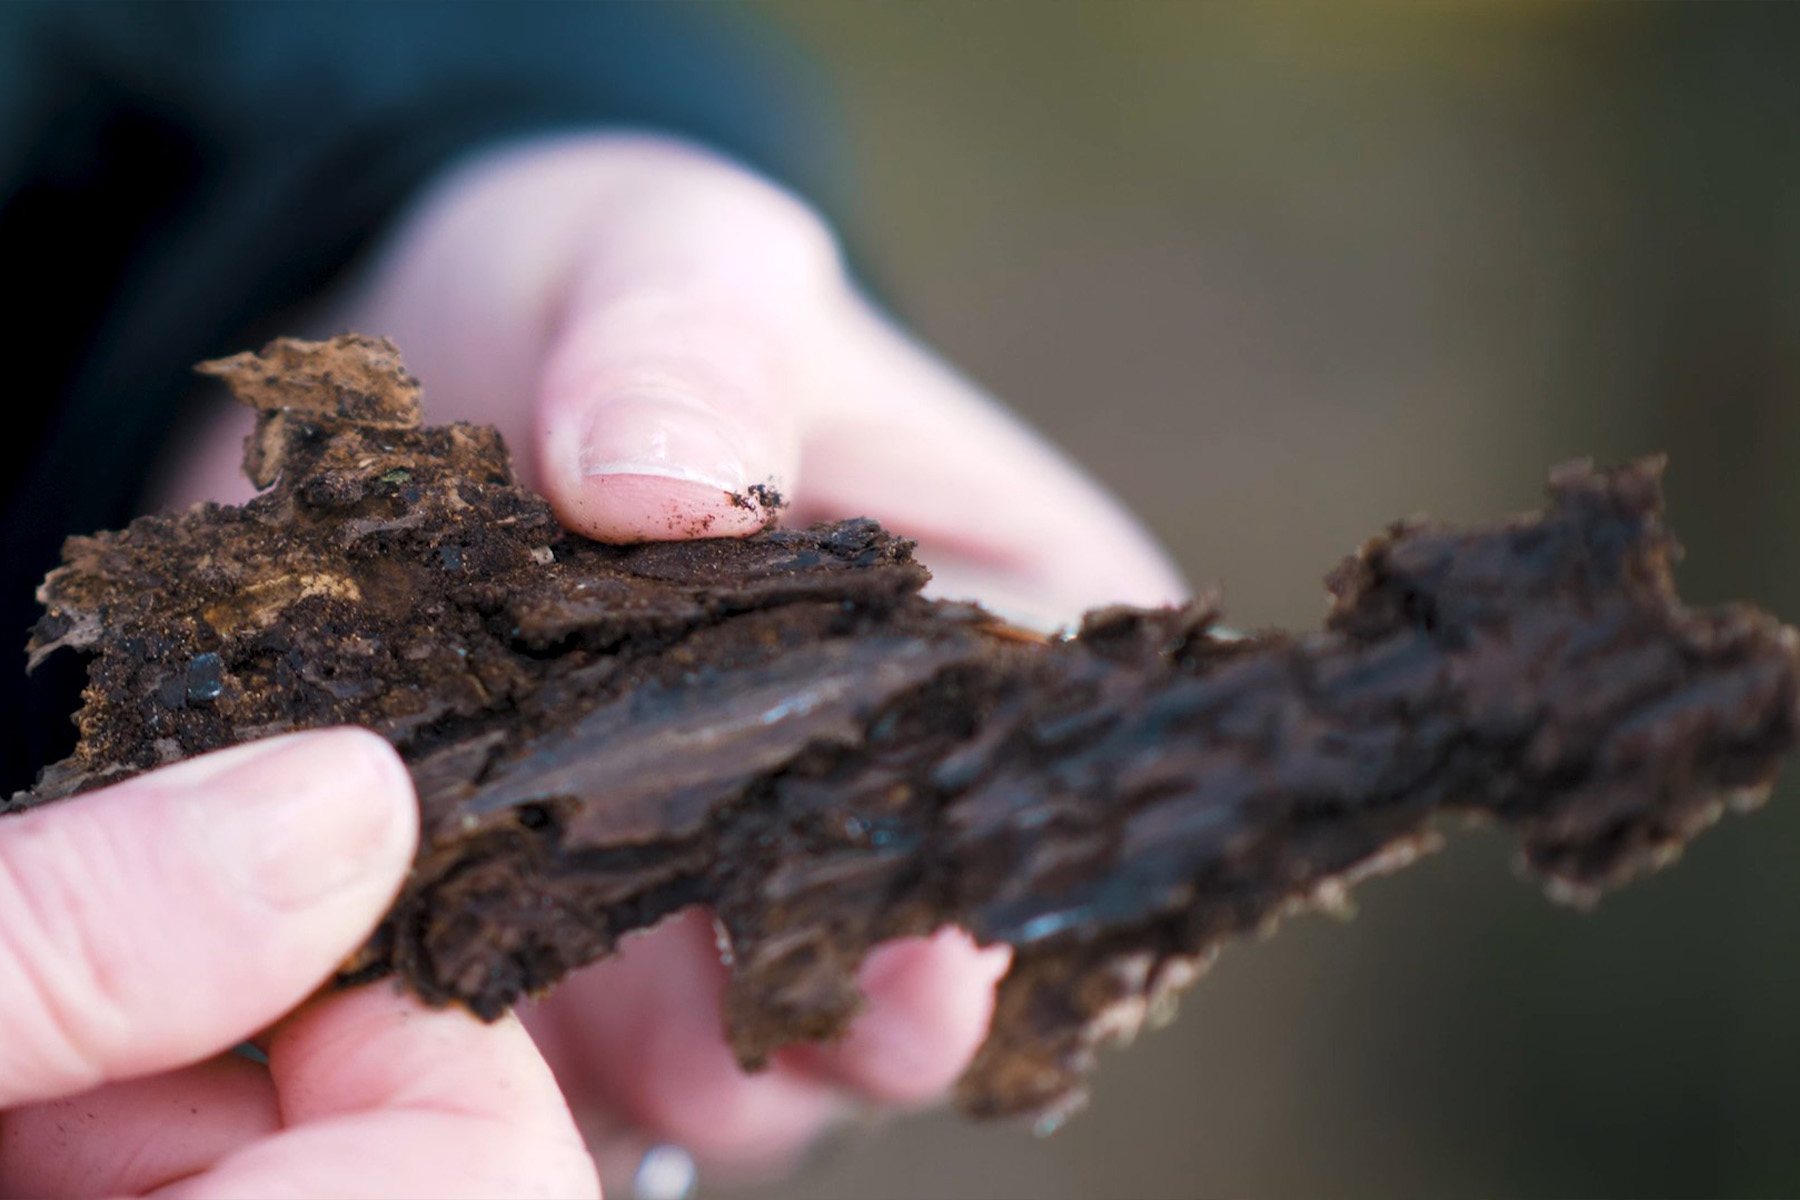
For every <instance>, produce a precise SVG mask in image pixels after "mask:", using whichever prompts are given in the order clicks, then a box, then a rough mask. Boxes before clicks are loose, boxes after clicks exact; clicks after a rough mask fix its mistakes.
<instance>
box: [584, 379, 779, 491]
mask: <svg viewBox="0 0 1800 1200" xmlns="http://www.w3.org/2000/svg"><path fill="white" fill-rule="evenodd" d="M581 473H582V474H583V475H588V476H592V475H655V476H659V477H661V478H665V479H681V480H685V481H687V482H689V483H699V484H705V485H706V486H708V487H714V488H718V489H719V490H720V491H723V492H742V491H743V490H744V489H745V488H746V487H748V486H749V484H750V477H749V474H748V472H747V471H746V469H745V465H744V447H743V438H742V437H741V435H737V434H736V432H735V431H734V430H733V429H732V428H731V427H730V425H729V424H728V423H727V421H726V420H725V419H724V418H723V417H721V416H720V415H719V413H718V411H717V410H716V409H714V408H713V407H711V406H710V405H707V404H704V403H702V402H700V401H698V400H690V399H688V398H687V397H683V396H669V395H660V396H628V397H623V398H620V399H617V400H610V401H607V402H606V403H603V404H602V405H600V407H599V409H598V411H597V412H596V413H595V416H594V423H593V424H592V425H591V426H590V427H589V429H588V435H587V438H586V439H585V440H584V442H583V443H582V448H581Z"/></svg>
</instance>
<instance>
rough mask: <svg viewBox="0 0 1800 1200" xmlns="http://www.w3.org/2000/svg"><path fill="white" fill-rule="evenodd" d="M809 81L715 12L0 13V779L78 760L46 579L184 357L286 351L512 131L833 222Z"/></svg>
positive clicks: (123, 491) (740, 25)
mask: <svg viewBox="0 0 1800 1200" xmlns="http://www.w3.org/2000/svg"><path fill="white" fill-rule="evenodd" d="M807 71H808V68H807V66H806V63H805V61H804V60H803V59H801V58H800V57H799V56H798V55H796V54H794V53H792V52H791V51H788V50H787V49H786V48H785V47H783V46H782V45H780V44H779V43H777V42H776V41H775V40H774V39H773V38H772V37H770V36H769V35H768V34H767V32H766V31H763V30H761V29H760V28H759V27H756V26H754V25H752V24H750V23H749V22H747V21H746V20H743V19H741V18H739V17H737V16H735V15H734V14H732V13H731V12H730V10H725V9H719V8H714V7H712V6H707V7H704V8H702V7H699V6H687V5H649V4H623V3H608V4H601V3H579V4H578V3H568V4H520V5H513V4H498V3H492V4H488V3H470V4H430V3H372V2H369V3H348V4H326V3H300V4H287V3H270V2H261V3H216V4H197V5H190V4H152V3H148V2H143V0H139V2H131V3H124V4H75V3H69V2H67V0H56V2H52V3H44V4H19V3H15V4H11V5H0V279H5V280H6V281H8V283H9V284H10V285H11V290H12V291H13V293H14V295H15V306H14V310H13V311H14V314H15V315H14V316H13V317H12V318H10V319H9V323H8V325H7V326H6V327H5V328H6V334H5V344H6V347H7V354H6V360H7V363H8V374H7V384H8V387H9V389H10V390H11V392H12V400H11V403H10V404H9V405H8V406H7V410H8V411H7V418H8V421H9V428H8V429H7V435H6V437H4V438H0V470H3V472H4V473H3V475H0V479H3V481H4V483H3V486H4V492H3V493H0V495H3V497H4V499H3V501H0V503H3V504H4V508H3V510H0V718H3V719H4V720H5V722H6V724H5V733H4V735H0V745H3V759H0V761H3V764H4V765H3V766H0V770H4V771H5V779H4V780H0V783H3V784H4V786H6V788H7V790H8V791H9V792H10V791H11V790H14V789H17V788H19V787H22V786H25V785H27V784H28V783H29V782H30V780H31V778H32V777H33V776H34V775H35V772H36V770H37V769H38V768H39V767H40V766H42V765H43V764H44V763H45V762H48V761H53V760H54V759H55V758H57V757H60V756H61V755H62V754H64V753H66V751H67V749H68V748H69V746H70V745H71V744H72V738H73V735H72V730H71V729H70V728H69V725H68V715H69V713H70V712H71V711H72V710H73V707H74V704H75V691H76V689H78V688H79V686H80V678H81V674H80V666H79V664H77V663H74V662H62V663H56V662H55V661H54V660H52V663H48V664H46V665H45V667H44V668H41V670H40V676H41V677H39V676H34V677H33V679H32V682H30V683H29V684H27V683H26V682H25V681H24V680H23V678H22V660H23V654H22V647H23V644H24V638H25V635H26V631H27V630H28V629H29V627H30V625H31V623H32V622H33V621H34V620H35V619H36V616H37V610H36V606H35V602H34V600H33V590H34V588H35V585H36V582H37V581H38V580H39V579H40V578H41V577H42V575H43V573H44V572H45V571H46V570H47V569H48V568H49V567H51V566H52V565H54V563H55V561H56V558H57V554H58V548H59V547H60V544H61V542H62V539H63V538H64V537H65V536H66V535H68V534H71V533H82V532H89V531H92V530H95V529H101V528H116V527H118V526H119V525H121V524H123V523H124V522H125V521H127V520H128V519H129V518H130V517H131V516H132V515H133V513H134V511H135V509H136V506H137V504H138V503H139V498H140V495H141V493H142V490H143V487H144V483H145V479H146V477H147V474H148V472H149V470H150V467H151V465H152V464H153V463H154V462H155V461H156V459H157V457H158V456H159V455H160V453H161V452H162V450H163V449H164V441H165V438H166V437H167V435H168V433H169V432H170V430H171V427H172V426H173V425H174V424H175V416H176V414H177V413H178V411H179V410H180V409H181V407H182V405H183V403H184V401H185V400H186V399H187V397H188V396H189V395H190V394H191V383H192V375H191V373H190V369H191V366H192V364H193V363H195V362H197V361H199V360H201V359H204V358H210V357H215V356H218V355H220V354H225V353H230V352H232V351H235V350H239V349H243V348H245V347H247V346H250V345H253V344H256V343H258V342H260V341H261V340H263V339H264V338H266V337H268V336H271V335H273V334H276V333H279V332H284V330H283V329H282V328H281V327H280V326H281V319H282V316H283V314H286V313H290V312H293V311H294V310H296V309H297V308H298V307H299V306H301V305H302V304H303V303H304V301H305V300H306V299H307V298H308V297H309V296H312V295H314V294H316V293H317V292H318V291H320V290H321V289H322V288H324V287H326V286H327V285H328V284H329V283H330V282H331V281H332V280H333V279H334V278H336V277H337V276H339V275H340V274H342V273H343V272H344V270H345V269H346V268H347V267H348V266H349V265H350V264H351V263H352V262H353V261H354V260H355V258H356V257H357V256H358V254H359V253H361V252H363V251H364V250H366V249H367V248H368V247H369V246H370V245H371V244H372V243H373V242H374V241H375V239H377V238H378V237H379V235H380V234H381V232H382V230H383V227H384V225H385V224H386V222H387V221H389V220H390V219H391V218H392V216H393V215H394V214H395V213H396V211H397V210H398V209H399V208H400V206H401V205H402V204H403V203H404V201H405V200H406V198H407V197H408V196H409V195H410V194H411V193H413V192H414V191H415V190H416V189H417V188H418V187H419V186H420V185H421V184H422V183H424V182H425V181H426V180H428V179H429V178H430V177H431V176H432V175H433V174H434V173H436V172H437V171H439V170H441V169H442V168H443V167H444V166H445V165H446V164H447V163H448V162H449V161H450V160H452V159H455V158H459V157H461V156H463V155H465V154H467V153H469V152H470V151H472V150H475V149H478V148H480V147H481V146H483V145H484V144H488V143H494V142H498V141H501V140H504V139H510V138H516V137H520V136H527V135H534V134H542V133H549V132H555V131H558V130H574V129H592V128H596V127H633V128H649V129H656V130H660V131H665V132H670V133H676V134H680V135H682V136H686V137H689V138H693V139H696V140H698V141H701V142H704V143H707V144H709V145H711V146H713V147H714V148H716V149H718V150H721V151H723V152H725V153H727V154H729V155H732V156H734V157H736V158H738V159H740V160H741V161H744V162H746V163H747V164H748V165H750V166H752V167H754V168H756V169H758V170H761V171H762V172H764V173H765V174H769V175H771V176H773V177H774V178H776V179H778V180H780V181H782V182H784V183H786V184H787V185H789V186H790V187H794V188H795V189H796V190H799V191H801V192H803V193H805V194H808V195H809V196H811V197H812V198H813V199H814V200H815V202H819V203H821V204H822V206H823V207H826V208H827V209H829V208H831V207H833V205H832V203H831V199H830V197H829V196H826V195H824V194H823V188H824V185H825V181H826V179H827V178H828V171H827V169H826V167H827V162H828V158H829V155H830V153H831V146H832V145H833V143H834V142H835V140H836V139H835V138H834V137H833V136H832V134H831V131H830V125H829V120H830V118H829V111H830V110H829V106H828V105H825V104H822V103H818V102H817V99H818V93H819V92H820V91H821V90H822V89H820V88H818V86H817V84H816V83H815V82H813V81H812V80H810V79H808V78H807V77H806V76H807ZM809 99H811V100H812V101H813V102H811V103H809V102H808V100H809ZM21 301H22V304H20V303H19V302H21ZM9 653H11V654H13V655H15V657H14V658H13V659H12V660H11V661H10V662H9V661H8V660H7V655H8V654H9ZM57 657H59V658H70V657H71V656H68V655H61V656H57Z"/></svg>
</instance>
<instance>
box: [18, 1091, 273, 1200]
mask: <svg viewBox="0 0 1800 1200" xmlns="http://www.w3.org/2000/svg"><path fill="white" fill-rule="evenodd" d="M280 1128H281V1110H280V1107H279V1105H278V1104H277V1103H276V1099H275V1089H274V1087H273V1086H272V1085H271V1084H270V1082H269V1073H268V1072H267V1071H265V1070H264V1069H263V1068H262V1067H261V1066H260V1065H259V1064H257V1063H253V1062H251V1061H249V1060H248V1059H244V1058H238V1057H236V1056H235V1055H225V1056H221V1057H219V1058H212V1059H208V1060H207V1061H205V1062H202V1063H196V1064H194V1065H193V1066H191V1067H184V1068H182V1069H181V1070H179V1071H171V1072H168V1073H166V1074H162V1075H153V1076H150V1077H148V1078H144V1079H133V1080H129V1081H127V1082H125V1083H112V1084H106V1085H104V1086H102V1087H99V1088H96V1089H94V1090H93V1091H90V1092H83V1093H81V1094H79V1095H76V1096H69V1097H65V1098H64V1099H61V1100H52V1101H49V1102H48V1103H45V1104H35V1105H31V1106H28V1107H26V1108H22V1109H16V1110H14V1111H12V1112H9V1113H7V1114H6V1116H5V1118H4V1120H0V1195H4V1196H35V1197H40V1198H41V1200H52V1198H54V1197H62V1196H69V1197H77V1196H138V1195H142V1194H144V1193H146V1192H150V1191H154V1190H155V1189H156V1188H159V1187H162V1186H164V1185H165V1184H169V1183H173V1182H175V1181H176V1180H179V1179H185V1178H186V1177H187V1176H189V1175H193V1174H197V1173H198V1172H200V1171H203V1170H205V1169H207V1168H208V1167H210V1166H212V1164H213V1163H215V1162H217V1161H218V1160H219V1159H221V1158H223V1157H225V1156H226V1155H227V1154H230V1153H232V1152H234V1151H236V1150H239V1149H241V1148H242V1147H244V1146H247V1145H249V1144H250V1143H251V1142H253V1141H255V1140H256V1139H258V1138H261V1137H265V1136H267V1135H268V1134H271V1133H273V1132H275V1131H276V1130H278V1129H280Z"/></svg>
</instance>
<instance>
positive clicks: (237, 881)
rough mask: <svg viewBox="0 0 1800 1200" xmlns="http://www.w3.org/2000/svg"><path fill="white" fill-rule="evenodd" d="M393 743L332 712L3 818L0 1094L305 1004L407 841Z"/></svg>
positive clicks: (356, 936)
mask: <svg viewBox="0 0 1800 1200" xmlns="http://www.w3.org/2000/svg"><path fill="white" fill-rule="evenodd" d="M416 827H417V813H416V807H415V804H414V801H413V798H412V785H411V782H410V780H409V779H408V777H407V775H406V772H405V769H404V768H403V767H402V766H401V765H400V761H399V759H398V758H397V757H396V756H395V754H394V752H393V750H392V749H391V748H390V747H389V746H388V745H387V744H386V743H385V742H383V741H381V739H379V738H377V737H375V736H374V735H373V734H368V733H363V732H360V731H351V730H338V731H332V732H326V733H316V734H302V735H296V736H293V737H287V738H277V739H272V740H270V741H266V742H259V743H256V744H253V745H248V746H240V747H236V748H234V749H231V750H226V751H222V752H220V753H217V754H211V755H207V756H205V757H202V758H198V759H194V760H192V761H189V762H186V763H182V764H180V765H178V766H174V767H170V768H167V769H165V770H162V771H156V772H152V773H151V774H148V775H144V776H141V777H139V778H137V779H133V780H131V781H129V782H127V783H122V784H119V785H117V786H115V787H112V788H108V789H106V790H105V791H101V792H96V793H94V794H92V795H90V796H85V797H81V798H77V799H72V800H67V801H61V802H58V803H57V804H54V805H51V806H48V807H45V808H42V809H37V810H34V811H31V812H28V813H26V814H24V815H22V816H18V817H12V818H8V819H6V820H5V821H4V822H0V914H3V916H0V1007H3V1008H4V1010H5V1012H6V1021H5V1027H4V1030H3V1031H0V1108H11V1107H14V1106H16V1105H19V1104H23V1103H28V1102H30V1101H34V1100H43V1099H49V1098H52V1097H56V1096H62V1095H68V1094H70V1093H73V1092H79V1091H83V1090H86V1089H88V1088H91V1087H94V1086H95V1085H97V1084H99V1083H101V1082H104V1081H107V1080H117V1079H125V1078H129V1077H132V1076H137V1075H142V1074H146V1073H149V1072H152V1071H158V1070H166V1069H168V1068H170V1067H175V1066H179V1065H182V1064H185V1063H190V1062H194V1061H196V1060H198V1059H201V1058H204V1057H207V1056H209V1055H211V1054H214V1053H216V1052H218V1051H221V1050H223V1049H225V1048H227V1047H229V1046H231V1045H232V1044H234V1043H235V1042H237V1041H239V1040H240V1039H242V1038H244V1037H246V1036H248V1035H249V1034H250V1033H251V1032H252V1031H254V1030H256V1029H258V1028H260V1027H262V1026H264V1025H266V1024H268V1023H269V1022H270V1021H272V1020H274V1019H275V1018H276V1017H278V1016H279V1015H280V1014H281V1013H283V1012H285V1011H287V1010H288V1009H290V1008H292V1007H293V1006H294V1005H295V1004H296V1003H298V1002H299V1000H300V999H301V998H303V997H304V996H305V995H306V994H307V993H308V992H310V991H311V990H312V989H313V988H314V987H316V986H317V985H318V983H319V982H320V981H321V980H322V979H324V978H325V977H326V976H328V975H329V974H330V972H331V970H332V968H333V967H334V966H335V965H336V964H337V963H338V962H340V961H341V960H342V959H343V958H344V957H345V956H346V955H348V954H349V953H350V952H351V951H352V950H354V949H355V948H356V946H357V945H358V944H359V943H360V942H361V941H362V939H363V938H364V937H366V936H367V935H368V932H369V930H370V929H371V928H372V927H373V926H374V924H375V922H376V921H377V920H378V919H379V917H380V914H381V912H382V910H383V909H384V908H385V907H386V906H387V904H388V903H389V902H390V901H391V900H392V898H393V896H394V893H395V892H396V891H397V890H398V888H399V885H400V881H401V879H402V877H403V876H404V874H405V872H406V869H407V866H408V864H409V862H410V860H411V857H412V850H413V843H414V838H415V837H416Z"/></svg>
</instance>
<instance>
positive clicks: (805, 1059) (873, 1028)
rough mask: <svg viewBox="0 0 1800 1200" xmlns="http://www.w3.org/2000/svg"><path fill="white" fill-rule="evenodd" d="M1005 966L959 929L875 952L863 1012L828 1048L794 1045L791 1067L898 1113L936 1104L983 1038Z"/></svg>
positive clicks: (1004, 953)
mask: <svg viewBox="0 0 1800 1200" xmlns="http://www.w3.org/2000/svg"><path fill="white" fill-rule="evenodd" d="M1011 961H1012V956H1011V952H1010V951H1009V950H1008V949H1007V948H1006V947H1004V946H999V947H985V948H984V947H981V946H977V945H976V944H975V941H974V940H973V939H972V938H970V937H969V935H968V934H966V933H964V932H963V931H961V930H959V929H954V928H952V929H944V930H940V931H939V932H938V933H936V934H934V935H932V936H931V937H929V938H906V939H903V940H900V941H895V942H889V943H887V944H886V945H884V946H882V947H880V948H878V949H877V950H876V951H875V952H874V953H873V954H871V955H870V956H869V959H868V961H867V962H866V963H865V964H864V965H863V970H862V974H861V983H862V987H863V992H864V994H865V995H866V996H867V998H868V1009H867V1010H866V1011H865V1012H864V1013H863V1014H862V1015H861V1016H859V1017H858V1018H857V1019H856V1022H855V1023H854V1024H853V1025H852V1026H851V1027H850V1032H849V1033H848V1034H846V1035H845V1037H844V1039H843V1041H841V1042H839V1043H837V1044H836V1045H834V1046H809V1047H797V1048H795V1050H793V1051H791V1052H790V1053H791V1054H792V1055H794V1056H795V1059H796V1060H797V1063H798V1065H800V1066H801V1067H802V1069H805V1070H807V1071H809V1072H811V1073H813V1074H816V1075H822V1076H824V1077H826V1078H829V1079H832V1080H834V1081H835V1082H837V1083H840V1084H843V1085H844V1086H847V1087H851V1088H854V1089H856V1090H857V1091H860V1092H862V1093H864V1094H865V1095H867V1096H868V1097H869V1098H870V1099H873V1100H876V1101H879V1102H882V1103H886V1104H893V1105H898V1106H902V1107H916V1106H920V1105H925V1104H932V1103H935V1102H937V1101H938V1100H941V1099H942V1098H943V1097H944V1095H945V1093H946V1092H947V1091H948V1090H949V1088H950V1085H951V1084H952V1083H954V1082H955V1081H956V1078H957V1076H959V1075H961V1074H962V1072H963V1070H964V1069H965V1068H966V1067H967V1066H968V1064H969V1060H970V1059H971V1058H973V1057H974V1054H975V1051H976V1049H977V1048H978V1047H979V1046H980V1045H981V1041H982V1039H983V1038H984V1037H986V1036H987V1029H988V1023H989V1021H990V1020H991V1019H992V1017H993V1011H994V985H995V984H996V983H998V982H999V980H1000V977H1001V976H1002V975H1004V974H1006V970H1007V967H1008V966H1009V965H1010V963H1011Z"/></svg>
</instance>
